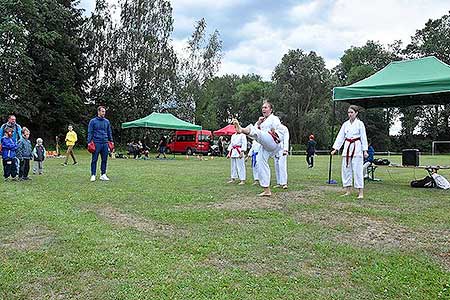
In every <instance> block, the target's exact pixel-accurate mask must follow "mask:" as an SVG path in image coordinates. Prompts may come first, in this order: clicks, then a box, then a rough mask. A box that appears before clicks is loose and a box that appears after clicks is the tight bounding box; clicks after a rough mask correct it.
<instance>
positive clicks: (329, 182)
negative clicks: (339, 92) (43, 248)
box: [327, 100, 336, 184]
mask: <svg viewBox="0 0 450 300" xmlns="http://www.w3.org/2000/svg"><path fill="white" fill-rule="evenodd" d="M334 123H336V101H334V100H333V120H332V124H331V138H330V141H331V143H333V139H334ZM332 145H333V144H331V145H330V151H331V150H332V149H331V147H332ZM332 162H333V155H331V153H330V164H329V165H328V181H327V183H328V184H332V182H331V164H332Z"/></svg>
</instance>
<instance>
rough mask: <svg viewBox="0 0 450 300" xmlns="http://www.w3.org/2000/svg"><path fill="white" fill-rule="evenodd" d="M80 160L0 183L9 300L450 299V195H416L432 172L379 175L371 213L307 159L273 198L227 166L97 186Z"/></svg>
mask: <svg viewBox="0 0 450 300" xmlns="http://www.w3.org/2000/svg"><path fill="white" fill-rule="evenodd" d="M77 156H78V157H79V158H80V164H79V165H77V166H71V165H69V166H67V167H63V166H61V162H62V160H61V159H48V160H46V161H45V166H44V168H45V170H44V171H45V174H44V175H41V176H37V175H36V176H32V178H33V180H32V181H31V182H1V183H0V197H1V198H0V299H8V300H9V299H450V192H448V191H442V190H437V189H413V188H410V187H409V182H410V181H411V180H413V179H414V178H422V177H424V176H425V175H426V172H425V171H424V170H414V169H396V168H386V167H380V168H379V169H378V170H377V172H376V176H377V177H378V178H381V179H382V181H381V182H369V183H366V189H365V199H364V200H363V201H358V200H356V194H355V195H353V196H351V197H339V196H340V195H341V194H342V191H340V189H339V187H335V186H328V185H327V184H325V182H326V180H327V177H328V172H327V168H328V158H327V157H325V156H320V157H318V158H317V159H316V167H315V168H314V169H307V168H306V163H305V159H304V157H303V156H301V157H300V156H294V157H290V158H289V161H288V164H289V167H288V168H289V190H288V191H284V190H283V191H281V190H280V191H275V193H274V196H273V197H272V198H269V199H261V198H257V197H256V194H257V193H259V192H260V191H261V189H260V188H259V187H255V186H251V185H250V181H251V180H248V181H247V182H248V184H247V185H245V186H237V185H227V184H225V182H226V181H227V178H228V176H229V168H230V167H229V161H227V160H226V159H224V158H219V159H217V158H216V159H214V160H211V159H210V160H206V161H205V160H203V161H200V160H197V159H193V158H191V159H189V160H185V159H184V156H177V158H176V159H175V160H154V159H153V160H148V161H142V160H119V159H117V160H110V161H109V164H108V169H109V171H108V175H109V177H110V178H111V181H110V182H100V181H96V182H93V183H91V182H89V177H90V174H89V164H90V160H89V159H90V157H89V156H88V155H87V153H85V152H78V153H77ZM390 159H391V161H393V162H396V163H399V162H400V159H401V158H400V157H391V158H390ZM421 163H422V164H441V165H450V156H437V157H425V156H423V157H421ZM339 166H340V158H335V161H334V162H333V178H335V179H339V178H340V170H339ZM440 173H441V174H442V175H444V176H446V177H447V178H450V171H449V170H442V171H441V172H440ZM247 174H248V175H250V176H251V170H250V168H249V167H248V168H247ZM338 181H339V180H338Z"/></svg>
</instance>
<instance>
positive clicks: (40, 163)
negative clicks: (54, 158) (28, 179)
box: [33, 138, 47, 175]
mask: <svg viewBox="0 0 450 300" xmlns="http://www.w3.org/2000/svg"><path fill="white" fill-rule="evenodd" d="M46 156H47V152H46V151H45V147H44V141H43V140H42V139H41V138H37V139H36V145H35V146H34V149H33V160H34V165H33V174H36V173H38V174H39V175H42V173H43V172H44V160H45V157H46Z"/></svg>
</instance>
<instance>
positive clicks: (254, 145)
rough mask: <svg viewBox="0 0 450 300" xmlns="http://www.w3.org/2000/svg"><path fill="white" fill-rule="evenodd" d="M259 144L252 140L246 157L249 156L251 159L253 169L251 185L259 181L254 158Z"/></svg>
mask: <svg viewBox="0 0 450 300" xmlns="http://www.w3.org/2000/svg"><path fill="white" fill-rule="evenodd" d="M260 147H261V145H260V144H259V143H258V142H257V141H256V140H253V142H252V147H251V148H250V150H249V151H248V155H247V158H246V160H247V159H249V158H251V160H252V170H253V185H257V184H258V183H259V176H258V160H257V159H256V158H257V156H258V152H259V148H260Z"/></svg>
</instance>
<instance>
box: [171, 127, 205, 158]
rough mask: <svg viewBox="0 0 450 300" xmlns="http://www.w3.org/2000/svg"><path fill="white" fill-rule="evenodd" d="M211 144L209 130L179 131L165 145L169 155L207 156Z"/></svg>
mask: <svg viewBox="0 0 450 300" xmlns="http://www.w3.org/2000/svg"><path fill="white" fill-rule="evenodd" d="M211 144H212V133H211V131H209V130H179V131H176V132H175V136H174V137H173V139H172V141H171V142H170V143H169V144H168V145H167V152H169V153H186V154H187V155H192V154H194V153H202V154H208V152H209V151H210V148H211Z"/></svg>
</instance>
